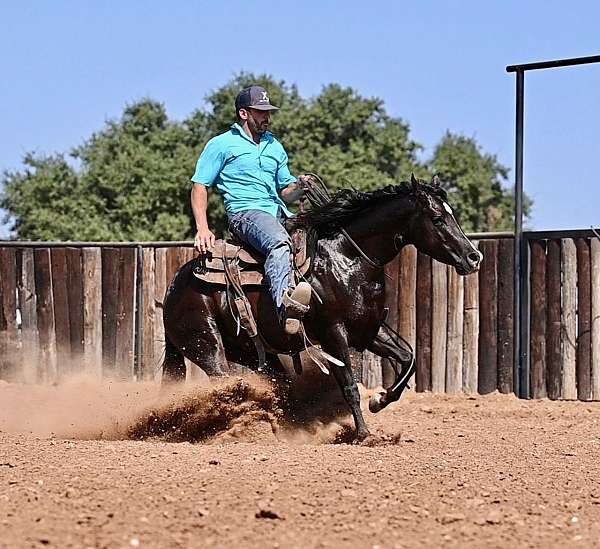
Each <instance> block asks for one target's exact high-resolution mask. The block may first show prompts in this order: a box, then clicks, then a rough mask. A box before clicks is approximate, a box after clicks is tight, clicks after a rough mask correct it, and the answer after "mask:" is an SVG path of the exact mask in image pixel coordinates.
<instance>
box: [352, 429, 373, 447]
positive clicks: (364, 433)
mask: <svg viewBox="0 0 600 549" xmlns="http://www.w3.org/2000/svg"><path fill="white" fill-rule="evenodd" d="M370 436H371V433H370V432H369V430H368V429H365V430H361V431H357V432H356V438H355V439H354V444H358V443H360V442H362V441H363V440H366V439H368V438H369V437H370Z"/></svg>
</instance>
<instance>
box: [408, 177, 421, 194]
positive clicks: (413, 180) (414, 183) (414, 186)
mask: <svg viewBox="0 0 600 549" xmlns="http://www.w3.org/2000/svg"><path fill="white" fill-rule="evenodd" d="M410 184H411V187H412V190H413V191H415V192H416V191H418V190H419V181H418V179H417V178H416V177H415V174H414V173H411V174H410Z"/></svg>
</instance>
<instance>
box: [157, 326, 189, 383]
mask: <svg viewBox="0 0 600 549" xmlns="http://www.w3.org/2000/svg"><path fill="white" fill-rule="evenodd" d="M162 381H163V383H169V382H177V381H185V361H184V360H183V354H181V351H180V350H179V349H178V348H177V347H175V345H173V343H171V340H170V339H169V338H168V337H165V358H164V360H163V364H162Z"/></svg>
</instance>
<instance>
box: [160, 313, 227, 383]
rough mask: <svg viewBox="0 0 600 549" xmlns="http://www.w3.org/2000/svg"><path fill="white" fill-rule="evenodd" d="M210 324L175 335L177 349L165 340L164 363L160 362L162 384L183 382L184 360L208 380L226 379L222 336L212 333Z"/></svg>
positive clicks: (169, 341)
mask: <svg viewBox="0 0 600 549" xmlns="http://www.w3.org/2000/svg"><path fill="white" fill-rule="evenodd" d="M209 324H210V323H206V324H203V325H202V326H198V327H195V328H194V329H193V330H189V329H188V330H186V331H185V333H176V334H175V337H177V339H176V341H177V345H176V344H175V343H173V341H172V340H171V339H170V338H169V337H168V336H166V337H165V339H166V342H167V344H166V349H165V360H164V362H163V381H167V382H169V381H183V380H185V373H186V368H185V361H184V357H185V358H187V359H188V360H191V361H192V362H193V363H194V364H196V366H198V367H199V368H201V369H202V370H204V372H205V373H206V375H208V376H209V377H223V376H225V375H227V374H226V373H225V372H224V371H223V367H224V366H225V365H226V364H227V359H226V357H225V348H224V347H223V341H222V339H221V334H220V333H219V332H218V330H216V329H211V328H212V326H210V325H209Z"/></svg>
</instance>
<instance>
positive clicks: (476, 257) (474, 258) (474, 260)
mask: <svg viewBox="0 0 600 549" xmlns="http://www.w3.org/2000/svg"><path fill="white" fill-rule="evenodd" d="M467 259H468V260H469V263H471V265H478V264H479V261H480V260H481V255H480V254H479V253H478V252H471V253H470V254H469V255H468V256H467Z"/></svg>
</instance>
